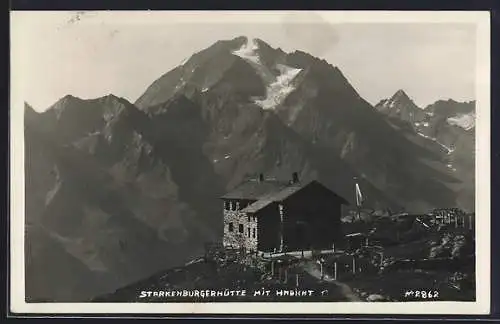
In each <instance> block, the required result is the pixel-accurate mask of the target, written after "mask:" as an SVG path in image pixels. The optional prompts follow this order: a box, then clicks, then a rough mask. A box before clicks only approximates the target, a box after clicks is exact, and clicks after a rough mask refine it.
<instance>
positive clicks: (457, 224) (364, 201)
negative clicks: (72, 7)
mask: <svg viewBox="0 0 500 324" xmlns="http://www.w3.org/2000/svg"><path fill="white" fill-rule="evenodd" d="M489 41H490V36H489V14H488V12H446V11H444V12H390V11H380V12H364V11H363V12H361V11H360V12H358V11H350V12H341V11H331V12H327V11H325V12H323V11H301V12H299V11H290V12H287V11H267V12H264V11H249V12H237V11H228V12H218V11H192V12H184V11H81V12H77V11H60V12H55V11H52V12H51V11H45V12H34V11H33V12H30V11H18V12H16V11H13V12H11V106H10V118H11V162H10V165H11V215H10V238H11V242H10V251H11V252H10V253H11V267H10V280H11V283H10V287H11V292H10V294H11V301H12V311H18V312H23V313H30V312H35V313H176V314H178V313H187V314H192V313H242V314H243V313H332V314H333V313H352V314H358V313H384V314H386V313H414V314H426V313H436V314H437V313H439V314H485V313H488V312H489V307H490V302H489V298H490V297H489V294H490V252H489V249H490V234H489V233H490V225H489V224H490V193H489V188H490V187H489V186H490V176H489V172H490V162H489V159H490V146H489V143H490V120H489V116H490V101H489V100H490V99H489V95H490V92H489V91H490V75H489V64H490V53H489ZM299 305H300V306H299Z"/></svg>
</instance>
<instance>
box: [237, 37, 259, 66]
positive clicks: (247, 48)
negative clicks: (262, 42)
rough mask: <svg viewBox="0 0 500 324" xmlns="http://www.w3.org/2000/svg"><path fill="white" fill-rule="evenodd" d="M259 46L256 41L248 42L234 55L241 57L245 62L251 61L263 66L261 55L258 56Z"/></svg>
mask: <svg viewBox="0 0 500 324" xmlns="http://www.w3.org/2000/svg"><path fill="white" fill-rule="evenodd" d="M258 49H259V46H258V45H257V42H256V41H255V40H252V41H247V42H246V43H245V44H243V46H241V47H240V48H239V49H237V50H236V51H233V52H232V53H233V54H234V55H236V56H239V57H241V58H242V59H244V60H247V61H251V62H253V63H256V64H261V62H260V58H259V55H258V54H257V50H258Z"/></svg>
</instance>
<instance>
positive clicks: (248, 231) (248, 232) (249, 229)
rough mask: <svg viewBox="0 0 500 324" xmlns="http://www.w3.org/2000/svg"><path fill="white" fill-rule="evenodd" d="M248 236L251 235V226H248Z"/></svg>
mask: <svg viewBox="0 0 500 324" xmlns="http://www.w3.org/2000/svg"><path fill="white" fill-rule="evenodd" d="M247 232H248V237H250V227H249V228H248V231H247Z"/></svg>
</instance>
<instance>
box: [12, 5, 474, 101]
mask: <svg viewBox="0 0 500 324" xmlns="http://www.w3.org/2000/svg"><path fill="white" fill-rule="evenodd" d="M335 17H337V18H335ZM345 17H347V16H345V15H344V16H342V15H337V16H334V18H331V17H330V16H326V15H323V14H318V13H314V12H310V13H300V14H299V13H297V12H284V13H266V14H262V13H253V14H246V15H241V14H238V13H232V12H229V13H225V14H221V13H219V14H215V13H213V14H212V13H196V12H193V13H189V14H188V13H184V14H181V13H168V12H119V11H117V12H84V13H77V12H57V13H56V12H17V13H14V14H13V16H12V17H11V24H12V32H11V49H12V52H11V53H12V54H11V57H12V63H11V66H12V76H13V78H15V79H14V80H15V82H14V81H13V83H14V84H15V85H17V88H16V89H18V91H19V93H20V94H21V95H22V96H23V100H24V101H26V102H28V103H29V104H31V105H32V106H33V108H34V109H35V110H38V111H43V110H45V109H47V108H48V107H49V106H50V105H52V104H54V103H55V102H56V101H57V100H58V99H60V98H62V97H64V96H65V95H67V94H71V95H74V96H77V97H80V98H84V99H88V98H97V97H100V96H104V95H107V94H110V93H113V94H115V95H117V96H120V97H124V98H126V99H128V100H129V101H131V102H134V101H135V100H136V99H137V98H138V97H139V96H140V95H141V94H142V93H143V92H144V91H145V90H146V88H147V87H148V86H149V85H150V84H151V83H152V82H153V81H154V80H155V79H157V78H158V77H160V76H161V75H162V74H164V73H166V72H167V71H169V70H170V69H172V68H174V67H175V66H177V65H178V64H179V63H180V62H181V61H183V60H184V59H186V58H188V57H190V56H191V55H192V54H193V53H195V52H197V51H200V50H202V49H204V48H206V47H208V46H210V45H212V44H213V43H214V42H216V41H217V40H220V39H232V38H234V37H238V36H247V37H250V38H253V37H257V38H260V39H262V40H264V41H265V42H267V43H268V44H270V45H271V46H273V47H275V48H277V47H280V48H282V49H283V50H284V51H287V52H290V51H294V50H302V51H305V52H308V53H310V54H312V55H314V56H317V57H320V58H324V59H325V60H326V61H328V62H329V63H330V64H332V65H334V66H337V67H339V68H340V70H341V71H342V72H343V74H344V75H345V76H346V78H347V79H348V80H349V82H350V83H351V84H352V85H353V86H354V88H355V89H356V90H357V91H358V93H359V94H360V95H361V96H362V97H363V98H364V99H366V100H367V101H368V102H370V103H372V104H376V103H377V102H378V101H379V100H381V99H384V98H387V97H390V96H392V94H394V93H395V92H396V91H397V90H399V89H403V90H404V91H405V92H406V93H407V94H408V95H409V96H410V97H411V98H412V99H413V100H414V101H415V103H416V104H417V105H419V106H421V107H425V106H426V105H428V104H431V103H433V102H435V101H436V100H439V99H449V98H452V99H454V100H458V101H466V100H473V99H475V84H476V80H475V78H476V26H475V25H474V24H473V23H470V22H469V23H467V22H453V21H447V20H443V19H441V18H438V19H431V20H428V21H426V22H423V21H422V20H419V19H406V18H405V19H399V20H398V19H396V20H394V19H392V20H391V19H389V18H391V17H393V16H390V17H389V16H387V17H386V18H385V19H384V17H382V16H379V17H378V18H376V19H375V20H374V19H371V18H370V19H365V18H359V17H364V16H360V15H359V16H352V17H354V18H353V19H351V18H349V19H345ZM349 17H351V16H349ZM370 17H372V16H370ZM401 17H402V16H401Z"/></svg>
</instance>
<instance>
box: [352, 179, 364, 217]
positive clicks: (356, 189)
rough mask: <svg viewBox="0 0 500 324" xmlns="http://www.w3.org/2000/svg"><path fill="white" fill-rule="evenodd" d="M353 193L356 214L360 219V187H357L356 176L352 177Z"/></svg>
mask: <svg viewBox="0 0 500 324" xmlns="http://www.w3.org/2000/svg"><path fill="white" fill-rule="evenodd" d="M354 195H355V198H356V216H357V218H358V220H361V199H362V197H361V189H359V184H358V177H354Z"/></svg>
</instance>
